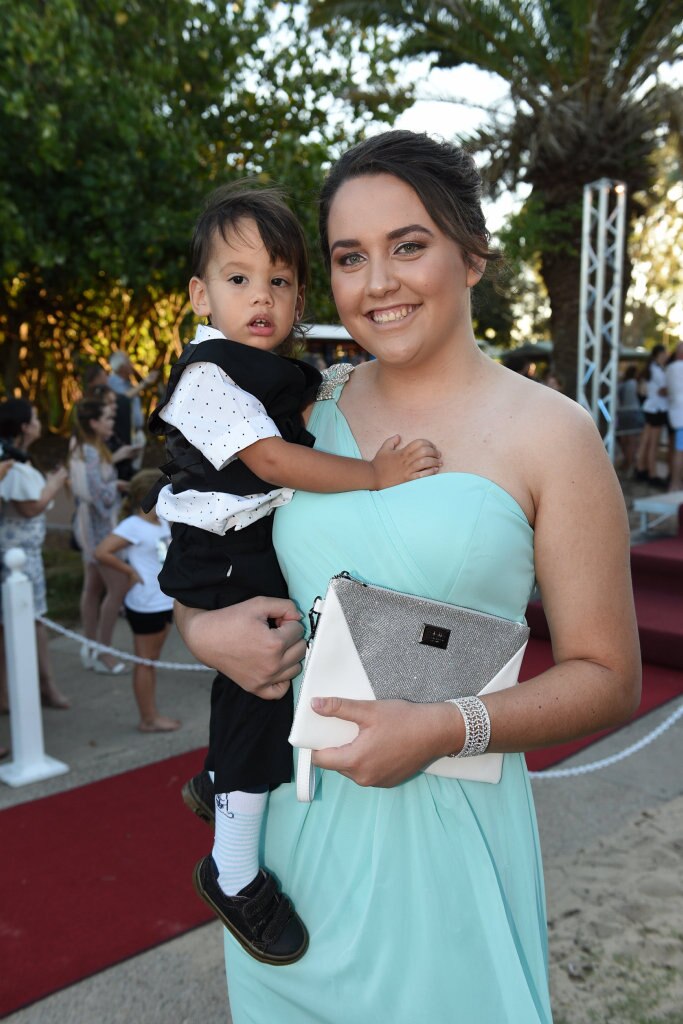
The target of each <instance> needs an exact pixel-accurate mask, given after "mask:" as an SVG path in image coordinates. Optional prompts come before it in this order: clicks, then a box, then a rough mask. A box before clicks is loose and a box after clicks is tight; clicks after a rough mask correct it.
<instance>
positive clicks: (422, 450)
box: [371, 434, 442, 491]
mask: <svg viewBox="0 0 683 1024" xmlns="http://www.w3.org/2000/svg"><path fill="white" fill-rule="evenodd" d="M400 443H401V438H400V436H399V435H398V434H394V436H393V437H390V438H388V439H387V440H386V441H385V442H384V444H383V445H382V447H381V448H380V449H379V451H378V452H377V454H376V455H375V457H374V459H373V460H372V463H371V465H372V467H373V469H374V471H375V479H376V484H375V490H378V491H379V490H382V488H384V487H395V486H396V484H403V483H405V482H406V481H407V480H417V479H418V477H421V476H433V475H434V474H435V473H438V472H439V469H440V468H441V466H442V461H441V452H440V451H439V449H438V448H437V447H436V446H435V445H433V444H432V442H431V441H423V440H418V441H411V442H410V444H407V445H406V446H405V447H404V448H399V447H398V445H399V444H400Z"/></svg>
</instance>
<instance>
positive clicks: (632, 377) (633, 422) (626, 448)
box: [616, 364, 645, 473]
mask: <svg viewBox="0 0 683 1024" xmlns="http://www.w3.org/2000/svg"><path fill="white" fill-rule="evenodd" d="M644 426H645V414H644V413H643V408H642V405H641V402H640V398H639V397H638V367H637V366H634V365H633V364H631V366H627V367H626V370H625V371H624V376H623V377H622V379H621V380H620V381H619V387H618V388H617V429H616V435H617V439H618V441H619V444H620V446H621V450H622V452H623V455H624V461H623V468H624V469H625V470H627V472H629V473H630V471H631V470H632V469H633V466H634V464H635V460H636V454H637V452H638V445H639V441H640V436H641V434H642V432H643V427H644Z"/></svg>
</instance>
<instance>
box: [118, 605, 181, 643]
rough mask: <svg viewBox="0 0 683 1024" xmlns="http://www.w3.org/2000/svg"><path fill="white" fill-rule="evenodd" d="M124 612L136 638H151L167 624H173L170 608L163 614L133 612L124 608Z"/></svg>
mask: <svg viewBox="0 0 683 1024" xmlns="http://www.w3.org/2000/svg"><path fill="white" fill-rule="evenodd" d="M124 607H125V606H124ZM125 611H126V618H127V619H128V623H129V625H130V628H131V629H132V630H133V632H134V633H135V635H136V636H151V635H152V633H161V632H163V630H164V629H166V626H167V625H168V624H169V622H173V609H172V608H169V609H168V611H165V612H134V611H133V609H132V608H127V607H125Z"/></svg>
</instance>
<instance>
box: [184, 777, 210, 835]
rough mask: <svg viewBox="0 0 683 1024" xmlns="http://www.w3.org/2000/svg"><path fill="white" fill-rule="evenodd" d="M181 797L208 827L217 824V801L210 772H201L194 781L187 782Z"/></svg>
mask: <svg viewBox="0 0 683 1024" xmlns="http://www.w3.org/2000/svg"><path fill="white" fill-rule="evenodd" d="M181 795H182V798H183V801H184V803H185V806H186V807H189V808H190V810H191V811H192V813H193V814H196V815H197V817H198V818H201V819H202V821H205V822H206V824H207V825H211V826H213V825H214V824H215V822H216V800H215V793H214V788H213V782H212V781H211V776H210V775H209V773H208V772H200V773H199V775H195V777H194V778H193V779H190V781H189V782H186V783H185V785H184V786H183V788H182V790H181Z"/></svg>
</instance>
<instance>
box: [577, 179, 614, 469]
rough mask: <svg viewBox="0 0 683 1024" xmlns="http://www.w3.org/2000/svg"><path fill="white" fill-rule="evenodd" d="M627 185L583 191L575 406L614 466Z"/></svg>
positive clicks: (597, 185)
mask: <svg viewBox="0 0 683 1024" xmlns="http://www.w3.org/2000/svg"><path fill="white" fill-rule="evenodd" d="M625 223H626V185H625V184H624V183H623V182H621V181H611V180H610V179H609V178H601V179H600V180H599V181H593V182H591V184H590V185H586V186H585V187H584V190H583V241H582V247H581V301H580V311H579V317H580V321H579V366H578V374H577V382H578V395H577V399H578V401H579V402H580V403H581V404H582V405H583V406H584V408H586V409H588V411H589V412H590V414H591V416H592V417H593V419H594V420H595V423H596V424H597V426H598V429H599V431H600V433H601V435H602V437H603V440H604V442H605V447H606V449H607V451H608V452H609V456H610V458H611V459H612V461H614V449H615V427H616V408H617V383H618V375H619V341H620V338H621V322H622V308H621V293H622V280H623V264H624V229H625Z"/></svg>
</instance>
